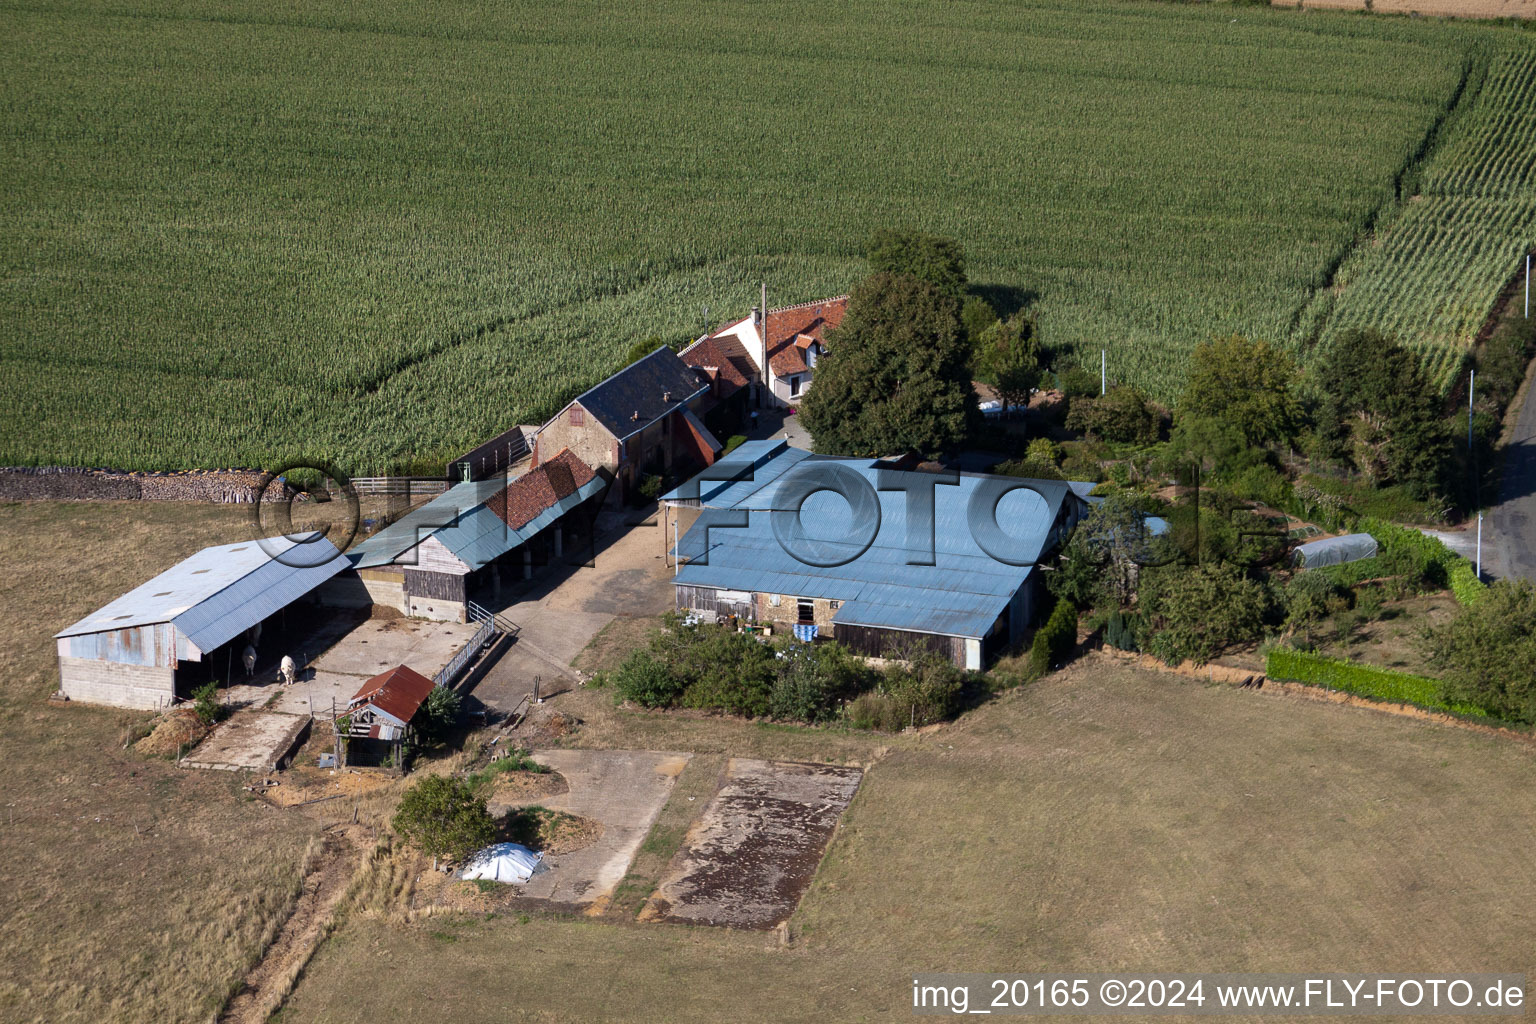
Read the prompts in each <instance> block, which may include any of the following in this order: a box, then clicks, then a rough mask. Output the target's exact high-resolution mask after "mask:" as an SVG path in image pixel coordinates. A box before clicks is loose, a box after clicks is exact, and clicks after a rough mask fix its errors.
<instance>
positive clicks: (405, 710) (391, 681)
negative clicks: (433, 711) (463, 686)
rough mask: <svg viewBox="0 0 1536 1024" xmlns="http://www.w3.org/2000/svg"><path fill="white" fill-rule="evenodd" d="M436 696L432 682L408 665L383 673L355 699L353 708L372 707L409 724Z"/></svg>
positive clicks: (368, 683) (368, 684) (353, 698)
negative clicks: (428, 701) (366, 705)
mask: <svg viewBox="0 0 1536 1024" xmlns="http://www.w3.org/2000/svg"><path fill="white" fill-rule="evenodd" d="M431 692H432V680H430V679H428V678H427V677H426V676H424V675H422V674H421V673H420V672H417V671H415V670H413V669H410V668H407V667H406V666H404V665H397V666H395V667H394V668H392V669H390V670H389V671H388V672H381V673H379V674H378V675H376V676H374V677H373V678H372V679H370V680H368V681H367V682H366V683H364V684H363V687H362V689H360V690H358V691H357V692H356V693H354V694H353V695H352V700H351V701H349V702H348V706H349V707H356V706H357V705H358V704H372V705H373V706H374V707H376V708H378V709H379V710H380V711H382V712H384V713H385V714H387V715H389V716H390V717H392V718H396V719H399V720H400V721H402V722H409V721H410V720H411V718H412V716H414V715H415V714H416V709H417V708H419V707H421V705H422V702H423V701H425V700H426V699H427V695H428V694H430V693H431Z"/></svg>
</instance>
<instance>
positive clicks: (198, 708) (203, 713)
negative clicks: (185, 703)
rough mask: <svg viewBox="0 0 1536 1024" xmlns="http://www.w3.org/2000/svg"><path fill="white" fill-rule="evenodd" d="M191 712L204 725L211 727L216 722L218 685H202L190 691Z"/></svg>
mask: <svg viewBox="0 0 1536 1024" xmlns="http://www.w3.org/2000/svg"><path fill="white" fill-rule="evenodd" d="M192 710H193V711H195V712H196V713H197V717H198V718H199V719H200V720H201V721H202V723H203V724H204V725H212V724H213V723H214V722H216V721H218V718H219V712H220V711H222V710H223V709H222V708H221V707H219V684H218V683H216V682H214V683H204V684H203V685H202V686H199V687H198V688H197V689H195V690H193V691H192Z"/></svg>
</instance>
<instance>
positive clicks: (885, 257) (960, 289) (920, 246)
mask: <svg viewBox="0 0 1536 1024" xmlns="http://www.w3.org/2000/svg"><path fill="white" fill-rule="evenodd" d="M867 253H868V257H869V270H870V273H872V274H894V275H896V276H898V277H914V278H916V279H917V280H919V281H924V282H927V283H928V284H929V285H931V286H932V287H933V288H934V290H935V291H937V292H939V294H941V295H945V296H947V297H949V298H950V299H953V300H954V302H955V304H956V306H957V307H958V306H959V304H960V303H961V302H963V301H965V287H966V278H965V253H963V252H961V250H960V243H958V242H956V241H955V240H954V239H952V238H941V237H939V236H938V235H930V234H926V233H924V232H922V231H909V230H893V229H891V228H882V229H881V230H879V231H876V232H875V233H874V235H873V236H871V238H870V240H869V247H868V250H867Z"/></svg>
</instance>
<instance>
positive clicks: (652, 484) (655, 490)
mask: <svg viewBox="0 0 1536 1024" xmlns="http://www.w3.org/2000/svg"><path fill="white" fill-rule="evenodd" d="M666 489H667V482H666V481H665V480H663V479H662V478H661V477H660V476H657V475H656V474H655V473H647V474H646V475H645V479H644V480H641V481H640V487H639V488H638V490H639V493H640V497H641V499H642V500H643V501H647V502H649V501H655V500H656V499H657V498H659V497H661V492H662V491H665V490H666Z"/></svg>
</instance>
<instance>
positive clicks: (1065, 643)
mask: <svg viewBox="0 0 1536 1024" xmlns="http://www.w3.org/2000/svg"><path fill="white" fill-rule="evenodd" d="M1076 644H1077V606H1076V605H1074V604H1073V603H1072V602H1071V601H1066V600H1062V601H1057V602H1056V607H1055V608H1052V609H1051V614H1050V617H1049V618H1047V619H1046V620H1045V625H1043V626H1041V627H1040V628H1039V629H1037V630H1035V639H1034V643H1033V644H1032V645H1031V646H1030V649H1029V668H1030V672H1031V673H1032V674H1037V675H1038V674H1044V673H1046V672H1049V671H1050V670H1051V669H1052V668H1053V667H1055V666H1057V665H1060V664H1061V663H1062V662H1063V661H1064V660H1066V658H1067V655H1069V654H1071V653H1072V648H1073V647H1074V646H1076Z"/></svg>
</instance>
